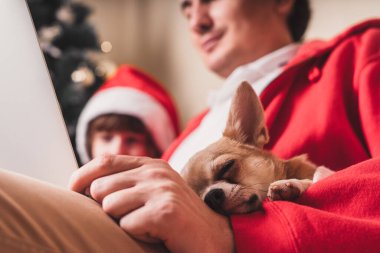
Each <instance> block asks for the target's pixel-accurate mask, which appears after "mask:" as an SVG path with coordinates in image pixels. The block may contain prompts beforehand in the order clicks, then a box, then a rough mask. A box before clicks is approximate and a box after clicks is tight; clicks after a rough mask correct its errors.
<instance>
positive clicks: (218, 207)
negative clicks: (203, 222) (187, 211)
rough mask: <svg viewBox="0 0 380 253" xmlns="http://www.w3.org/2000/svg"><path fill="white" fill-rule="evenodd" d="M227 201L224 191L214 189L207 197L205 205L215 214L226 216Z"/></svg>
mask: <svg viewBox="0 0 380 253" xmlns="http://www.w3.org/2000/svg"><path fill="white" fill-rule="evenodd" d="M225 199H226V195H225V194H224V191H223V190H222V189H220V188H216V189H212V190H211V191H209V192H208V193H207V194H206V196H205V199H204V201H205V203H206V204H207V205H208V206H209V207H210V208H211V209H212V210H214V211H215V212H217V213H220V214H223V215H226V213H225V211H224V210H223V203H224V200H225Z"/></svg>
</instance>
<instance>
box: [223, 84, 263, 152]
mask: <svg viewBox="0 0 380 253" xmlns="http://www.w3.org/2000/svg"><path fill="white" fill-rule="evenodd" d="M223 135H224V136H225V137H228V138H230V139H233V140H236V141H238V142H241V143H244V144H249V145H254V146H256V147H258V148H262V147H263V146H264V145H265V144H266V143H268V141H269V135H268V130H267V128H266V126H265V120H264V110H263V107H262V105H261V103H260V100H259V98H258V97H257V95H256V93H255V91H254V90H253V89H252V87H251V85H249V83H247V82H243V83H242V84H241V85H240V86H239V88H238V89H237V91H236V93H235V96H234V98H233V100H232V104H231V108H230V112H229V116H228V120H227V125H226V128H225V129H224V133H223Z"/></svg>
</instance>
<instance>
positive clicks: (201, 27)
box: [189, 3, 213, 34]
mask: <svg viewBox="0 0 380 253" xmlns="http://www.w3.org/2000/svg"><path fill="white" fill-rule="evenodd" d="M212 23H213V21H212V18H211V17H210V15H209V13H208V9H207V6H205V5H203V4H202V3H195V4H194V6H193V7H192V10H191V15H190V20H189V24H190V29H191V31H193V32H195V33H197V34H204V33H206V32H208V31H209V30H210V29H211V27H212Z"/></svg>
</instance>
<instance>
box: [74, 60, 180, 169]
mask: <svg viewBox="0 0 380 253" xmlns="http://www.w3.org/2000/svg"><path fill="white" fill-rule="evenodd" d="M178 131H179V126H178V118H177V113H176V109H175V106H174V103H173V101H172V99H171V98H170V96H169V94H168V93H167V92H166V91H165V90H164V89H163V87H162V86H161V85H160V84H159V83H158V82H157V81H155V80H154V79H152V78H151V77H150V76H148V75H147V74H146V73H144V72H142V71H140V70H138V69H136V68H135V67H132V66H127V65H122V66H120V67H119V68H118V70H117V71H116V74H115V75H114V76H113V77H111V78H110V79H109V80H108V81H107V82H106V83H104V84H103V85H102V86H101V87H100V88H99V90H98V91H97V92H96V93H95V94H94V95H93V96H92V98H91V99H90V100H89V101H88V102H87V104H86V106H85V107H84V109H83V111H82V112H81V115H80V117H79V120H78V124H77V131H76V147H77V152H78V155H79V158H80V160H81V162H82V163H87V162H88V161H90V160H91V159H92V158H94V157H96V156H99V155H103V154H124V155H136V156H150V157H156V158H157V157H160V156H161V154H162V152H163V151H165V149H166V148H167V147H168V146H169V144H170V143H171V142H172V141H173V140H174V138H175V137H176V136H177V134H178Z"/></svg>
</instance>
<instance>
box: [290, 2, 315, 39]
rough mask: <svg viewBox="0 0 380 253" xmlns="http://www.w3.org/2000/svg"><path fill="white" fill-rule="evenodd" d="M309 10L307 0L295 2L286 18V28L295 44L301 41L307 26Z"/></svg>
mask: <svg viewBox="0 0 380 253" xmlns="http://www.w3.org/2000/svg"><path fill="white" fill-rule="evenodd" d="M310 16H311V9H310V3H309V0H295V1H294V5H293V10H292V12H291V13H290V15H289V17H288V27H289V31H290V34H291V35H292V38H293V40H294V41H295V42H298V41H301V40H302V36H303V35H304V33H305V31H306V28H307V26H308V24H309V20H310Z"/></svg>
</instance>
